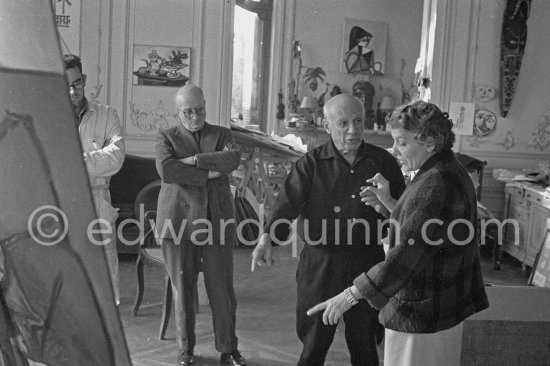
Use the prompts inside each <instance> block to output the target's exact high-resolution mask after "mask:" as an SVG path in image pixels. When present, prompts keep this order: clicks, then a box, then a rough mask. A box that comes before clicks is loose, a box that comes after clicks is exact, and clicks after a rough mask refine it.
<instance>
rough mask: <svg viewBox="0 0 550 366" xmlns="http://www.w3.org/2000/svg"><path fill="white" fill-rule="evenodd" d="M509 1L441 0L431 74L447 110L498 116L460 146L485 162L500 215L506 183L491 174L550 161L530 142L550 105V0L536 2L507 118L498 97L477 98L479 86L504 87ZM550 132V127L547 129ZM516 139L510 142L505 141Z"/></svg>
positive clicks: (488, 199)
mask: <svg viewBox="0 0 550 366" xmlns="http://www.w3.org/2000/svg"><path fill="white" fill-rule="evenodd" d="M505 6H506V1H505V0H493V1H485V0H463V1H452V0H437V21H438V24H437V32H436V51H435V58H436V60H435V62H434V72H433V74H434V75H433V78H434V80H433V82H432V85H434V90H433V91H432V94H433V95H434V101H435V102H436V103H438V104H440V105H441V106H442V108H443V109H445V108H448V105H449V102H451V101H457V102H468V103H475V104H476V109H481V108H483V109H488V110H490V111H492V112H493V113H494V114H495V115H496V116H497V125H496V129H495V131H494V132H493V133H492V134H490V135H488V136H484V137H480V136H475V135H472V136H462V137H460V138H459V139H458V141H457V144H456V146H457V149H458V150H459V151H461V152H463V153H466V154H469V155H472V156H475V157H477V158H479V159H482V160H486V161H487V162H488V166H487V167H486V169H485V177H484V188H483V193H482V202H483V203H484V204H485V205H487V206H488V207H489V208H490V209H491V210H492V211H493V213H495V214H496V215H497V216H501V215H502V210H503V201H504V194H503V183H501V182H497V181H495V180H494V179H493V178H492V172H493V169H494V168H511V169H525V170H527V171H532V170H536V169H537V167H538V164H539V163H543V162H549V160H550V159H549V158H550V147H545V148H543V149H540V148H537V147H534V146H532V142H533V139H534V137H535V136H536V135H537V132H538V131H539V127H540V126H539V124H540V123H542V122H544V121H545V118H544V114H545V113H546V111H547V110H548V108H550V103H549V99H548V97H549V96H550V80H549V79H550V72H549V71H548V67H547V64H548V63H547V60H548V57H550V55H549V53H550V44H549V43H548V41H547V34H548V32H549V31H550V24H549V23H548V22H547V19H548V17H550V2H548V1H545V0H533V1H532V4H531V15H530V17H529V21H528V39H527V46H526V51H525V56H524V59H523V66H522V69H521V73H520V77H519V82H518V87H517V89H516V94H515V97H514V103H513V105H512V108H511V110H510V112H509V114H508V116H507V118H503V117H501V114H500V107H499V99H498V96H497V97H496V98H495V99H493V100H491V101H488V102H479V101H476V100H475V98H474V90H475V87H476V86H477V85H489V86H493V87H495V88H496V89H497V95H498V92H499V91H500V90H499V89H500V85H499V84H500V82H499V67H500V66H499V65H500V64H499V62H500V37H501V30H502V21H503V14H504V9H505ZM543 135H544V136H547V137H548V136H549V135H550V126H548V127H547V128H546V129H543ZM509 136H511V137H512V139H511V141H513V144H512V146H510V145H506V144H505V143H504V141H505V139H506V138H508V139H509Z"/></svg>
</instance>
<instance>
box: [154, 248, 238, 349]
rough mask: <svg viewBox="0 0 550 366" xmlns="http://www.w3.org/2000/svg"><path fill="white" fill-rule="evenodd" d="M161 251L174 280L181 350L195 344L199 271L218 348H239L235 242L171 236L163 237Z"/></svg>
mask: <svg viewBox="0 0 550 366" xmlns="http://www.w3.org/2000/svg"><path fill="white" fill-rule="evenodd" d="M162 253H163V255H164V261H165V263H166V269H167V271H168V274H169V276H170V280H171V281H172V291H173V294H174V302H175V318H176V340H177V341H178V345H179V347H180V350H193V348H194V347H195V343H196V339H195V310H196V309H195V292H196V289H197V276H198V273H199V272H200V271H202V272H203V276H204V284H205V286H206V293H207V295H208V301H209V302H210V307H211V309H212V322H213V324H214V337H215V346H216V350H217V351H218V352H222V353H228V352H233V351H234V350H236V349H237V343H238V341H237V336H236V335H235V318H236V311H237V301H236V299H235V291H234V289H233V244H232V243H226V244H225V245H195V244H193V243H191V242H187V241H185V242H183V243H182V244H181V245H176V244H175V243H174V241H173V240H171V239H163V242H162Z"/></svg>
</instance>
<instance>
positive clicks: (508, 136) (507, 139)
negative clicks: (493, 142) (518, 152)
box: [499, 130, 516, 150]
mask: <svg viewBox="0 0 550 366" xmlns="http://www.w3.org/2000/svg"><path fill="white" fill-rule="evenodd" d="M499 145H502V147H504V149H506V150H510V149H511V148H513V147H514V146H515V145H516V138H515V137H514V133H513V131H512V130H508V131H506V133H505V134H504V136H503V137H502V140H501V141H500V144H499Z"/></svg>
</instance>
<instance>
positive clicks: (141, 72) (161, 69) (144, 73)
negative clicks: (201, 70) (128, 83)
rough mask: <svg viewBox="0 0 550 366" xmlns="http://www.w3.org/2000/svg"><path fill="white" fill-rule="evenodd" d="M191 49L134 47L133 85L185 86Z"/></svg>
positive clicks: (187, 78)
mask: <svg viewBox="0 0 550 366" xmlns="http://www.w3.org/2000/svg"><path fill="white" fill-rule="evenodd" d="M190 56H191V48H189V47H165V46H145V45H134V60H133V69H132V70H133V77H132V84H133V85H156V86H177V87H181V86H184V85H185V84H186V83H187V81H189V68H190V61H191V57H190Z"/></svg>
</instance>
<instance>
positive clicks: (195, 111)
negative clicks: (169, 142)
mask: <svg viewBox="0 0 550 366" xmlns="http://www.w3.org/2000/svg"><path fill="white" fill-rule="evenodd" d="M205 111H206V109H205V108H204V106H203V105H201V106H199V107H196V108H187V109H180V112H181V113H183V115H184V116H185V118H191V117H192V116H193V115H195V116H202V115H203V114H204V112H205Z"/></svg>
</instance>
